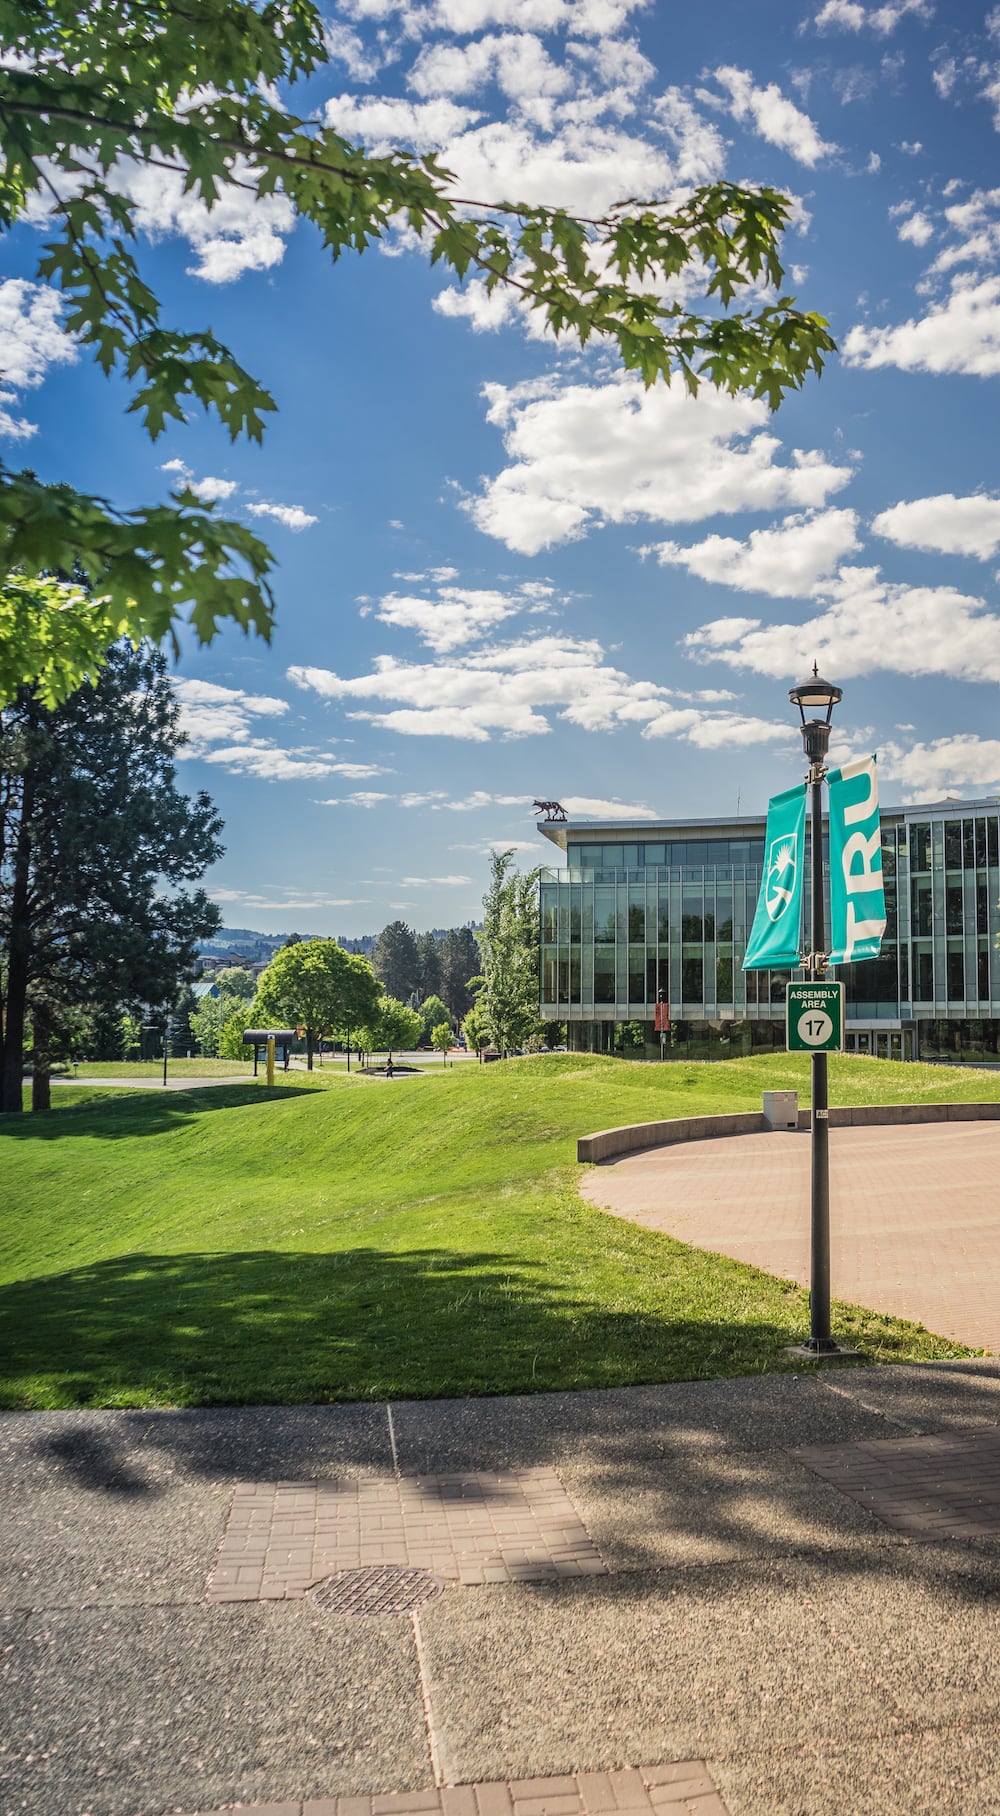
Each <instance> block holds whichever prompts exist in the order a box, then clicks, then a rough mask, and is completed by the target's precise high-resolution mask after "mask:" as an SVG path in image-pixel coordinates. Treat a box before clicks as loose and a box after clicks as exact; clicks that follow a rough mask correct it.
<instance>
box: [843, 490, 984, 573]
mask: <svg viewBox="0 0 1000 1816" xmlns="http://www.w3.org/2000/svg"><path fill="white" fill-rule="evenodd" d="M872 529H873V530H874V532H875V534H876V535H877V536H886V537H888V539H889V541H890V542H895V543H896V544H897V545H898V546H899V547H900V548H904V549H930V550H934V551H936V552H938V553H940V554H942V555H977V556H978V557H979V559H980V561H988V560H989V558H990V556H992V555H995V554H996V552H997V550H998V549H1000V498H991V497H990V496H989V495H988V494H986V493H981V494H980V493H976V494H973V496H972V497H970V498H956V497H955V494H954V493H953V492H941V493H939V494H938V496H937V497H934V498H913V499H910V500H909V501H908V502H904V503H902V504H896V505H893V506H892V507H891V509H890V510H888V511H881V512H880V513H879V515H878V516H877V517H875V518H874V519H873V520H872Z"/></svg>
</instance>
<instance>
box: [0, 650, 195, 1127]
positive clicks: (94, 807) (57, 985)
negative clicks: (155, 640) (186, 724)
mask: <svg viewBox="0 0 1000 1816" xmlns="http://www.w3.org/2000/svg"><path fill="white" fill-rule="evenodd" d="M184 742H185V739H184V734H183V733H182V732H181V730H180V728H179V713H178V707H177V702H176V699H175V698H174V693H173V690H172V688H171V686H170V682H169V680H168V679H167V674H166V659H165V657H164V656H163V655H162V654H161V652H160V651H158V650H149V649H148V648H147V649H143V650H140V651H135V650H132V649H131V648H129V647H128V646H127V645H121V644H119V645H118V646H117V647H116V648H115V649H114V650H112V651H111V652H110V653H109V655H108V659H107V663H106V665H105V666H104V668H103V669H102V670H101V672H100V674H99V675H98V677H97V679H96V680H95V681H93V682H87V683H86V684H85V685H84V686H83V687H81V688H78V689H77V691H76V693H74V694H72V695H71V696H70V697H69V699H68V700H66V701H64V702H63V704H62V705H61V706H59V707H55V708H52V707H47V706H45V705H44V704H43V703H42V702H41V701H40V700H39V698H38V696H37V695H36V694H35V693H33V692H32V691H31V690H30V689H28V688H22V689H21V690H20V692H19V693H18V695H17V698H16V699H15V700H14V701H13V703H12V704H11V705H10V706H9V707H7V708H6V709H4V711H3V712H0V955H2V957H0V980H2V981H0V1014H2V1025H3V1047H2V1082H0V1110H3V1111H18V1110H20V1109H21V1107H22V1091H21V1077H22V1071H23V1060H24V1049H25V1042H26V1033H27V1024H28V1020H29V1018H30V1019H31V1020H32V1022H33V1035H34V1038H33V1052H34V1064H33V1076H34V1087H33V1093H32V1102H33V1104H34V1105H35V1107H36V1108H44V1107H46V1106H47V1101H48V1077H47V1071H46V1068H45V1064H44V1059H45V1056H46V1054H47V1053H48V1052H49V1050H50V1047H51V1038H52V1032H53V1029H57V1028H58V1026H59V1022H60V1017H61V1016H63V1015H64V1014H65V1012H66V1011H67V1010H69V1009H76V1008H80V1007H84V1008H87V1007H90V1006H91V1005H93V1004H107V1003H108V1002H112V1003H114V1004H115V1005H116V1006H117V1008H118V1012H119V1013H120V1010H121V1007H122V1006H125V1007H127V1008H128V1009H129V1010H130V1011H131V1010H134V1009H135V1008H136V1007H137V1006H138V1005H139V1004H142V1003H145V1004H149V1005H153V1006H154V1007H155V1008H156V1009H157V1012H159V1010H160V1009H161V1007H162V1006H163V1005H166V1004H169V1003H172V1002H173V1001H174V1000H175V999H176V996H177V990H178V987H179V984H180V982H181V979H182V978H183V977H184V976H185V975H190V974H191V973H192V972H193V970H194V964H195V957H196V952H197V942H198V940H199V938H202V937H204V936H205V935H207V934H211V933H214V932H215V930H216V928H217V927H218V925H219V920H220V916H219V911H218V909H217V908H216V907H215V905H214V903H212V902H210V901H209V900H208V898H207V896H206V895H205V892H204V890H202V889H193V890H188V889H186V888H184V887H183V885H184V884H185V883H194V882H196V881H197V879H198V878H199V877H200V876H201V874H202V872H203V871H204V870H205V868H206V866H207V865H208V864H211V863H212V862H214V860H215V859H216V858H217V857H218V856H219V855H220V853H221V851H222V846H221V845H220V843H219V838H218V834H219V832H220V831H221V828H222V822H221V820H220V819H219V817H218V814H217V813H216V811H215V808H214V806H213V805H212V802H211V801H210V799H209V797H208V795H206V794H199V795H198V796H197V797H196V798H195V799H194V800H190V799H188V797H187V796H186V795H183V794H181V793H180V792H179V790H178V789H177V787H176V785H175V769H174V759H175V757H176V755H177V752H178V750H179V749H181V747H182V746H183V744H184Z"/></svg>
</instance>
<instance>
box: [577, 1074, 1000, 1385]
mask: <svg viewBox="0 0 1000 1816" xmlns="http://www.w3.org/2000/svg"><path fill="white" fill-rule="evenodd" d="M835 1082H836V1081H835V1079H834V1080H833V1081H832V1083H831V1096H834V1087H835ZM809 1148H810V1143H809V1135H808V1133H807V1132H801V1133H799V1134H782V1133H777V1132H776V1133H773V1134H766V1135H742V1136H731V1137H728V1138H726V1139H721V1140H714V1141H698V1142H691V1143H688V1144H686V1145H685V1146H683V1147H670V1148H653V1149H650V1150H649V1151H648V1152H646V1153H644V1154H631V1155H628V1156H627V1157H626V1158H625V1159H623V1160H618V1161H614V1162H611V1163H608V1164H606V1165H604V1166H599V1167H595V1168H594V1169H593V1170H592V1171H591V1172H588V1173H586V1174H585V1175H584V1177H583V1181H582V1186H581V1190H582V1191H583V1193H584V1195H585V1196H586V1197H587V1198H589V1199H590V1201H591V1202H592V1203H594V1204H598V1205H601V1206H602V1207H603V1208H604V1209H606V1210H609V1211H613V1212H615V1214H616V1215H618V1216H620V1217H626V1218H629V1219H630V1220H631V1221H632V1222H634V1223H641V1224H644V1225H645V1226H646V1227H647V1228H649V1229H656V1230H663V1231H665V1232H666V1233H667V1234H669V1235H671V1236H677V1237H679V1238H680V1239H681V1240H682V1241H684V1242H692V1243H694V1244H696V1245H697V1246H698V1247H699V1248H706V1249H713V1250H715V1251H716V1252H717V1253H719V1254H723V1255H731V1256H732V1257H733V1259H734V1260H737V1261H747V1262H750V1263H751V1264H752V1265H753V1266H754V1267H760V1268H764V1269H766V1271H767V1272H768V1273H771V1274H778V1275H779V1276H781V1277H783V1278H786V1279H791V1280H797V1281H798V1282H799V1284H800V1285H801V1286H807V1285H808V1283H809ZM998 1182H1000V1124H998V1123H995V1122H981V1123H975V1122H968V1123H961V1122H960V1123H929V1124H923V1125H921V1124H916V1125H914V1124H909V1125H903V1126H898V1127H892V1126H889V1127H885V1126H883V1127H875V1128H859V1129H852V1128H847V1129H831V1130H830V1221H831V1275H832V1286H833V1292H834V1296H835V1297H836V1298H838V1299H846V1300H848V1301H850V1302H852V1303H854V1304H859V1305H866V1306H869V1307H871V1309H872V1310H874V1311H880V1312H885V1313H888V1314H889V1315H890V1316H894V1317H901V1318H912V1319H914V1320H915V1321H916V1322H917V1323H919V1324H923V1325H925V1326H926V1327H927V1329H928V1330H932V1331H936V1332H937V1333H938V1334H939V1335H940V1336H944V1337H950V1338H952V1339H953V1340H955V1341H957V1342H961V1343H966V1344H968V1345H970V1347H972V1348H977V1349H985V1350H990V1351H993V1352H1000V1184H998Z"/></svg>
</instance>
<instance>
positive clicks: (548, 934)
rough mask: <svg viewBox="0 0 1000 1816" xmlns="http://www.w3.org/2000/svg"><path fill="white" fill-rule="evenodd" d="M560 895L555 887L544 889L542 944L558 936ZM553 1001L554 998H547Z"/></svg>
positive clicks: (551, 941) (547, 943)
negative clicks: (557, 921) (557, 915)
mask: <svg viewBox="0 0 1000 1816" xmlns="http://www.w3.org/2000/svg"><path fill="white" fill-rule="evenodd" d="M557 903H558V895H557V893H556V891H555V890H554V889H543V890H542V944H543V945H544V946H550V945H552V943H553V942H554V940H555V937H556V914H557ZM546 1000H547V1001H549V1002H552V1001H553V1000H554V999H553V998H552V997H548V998H547V999H546Z"/></svg>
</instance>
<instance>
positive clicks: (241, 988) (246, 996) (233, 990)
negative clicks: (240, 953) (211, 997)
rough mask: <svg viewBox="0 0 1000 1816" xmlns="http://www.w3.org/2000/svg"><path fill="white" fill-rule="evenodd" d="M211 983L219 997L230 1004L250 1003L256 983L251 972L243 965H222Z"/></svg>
mask: <svg viewBox="0 0 1000 1816" xmlns="http://www.w3.org/2000/svg"><path fill="white" fill-rule="evenodd" d="M212 981H213V983H214V984H215V986H216V989H217V990H218V991H219V994H220V996H222V997H223V998H225V999H227V1000H228V1001H230V1002H236V1003H250V1002H252V1001H253V997H254V991H255V990H256V988H257V982H256V979H255V977H254V974H253V972H252V971H248V970H247V968H246V966H245V965H224V966H223V968H222V970H221V971H217V972H216V974H215V977H214V978H213V980H212Z"/></svg>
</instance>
